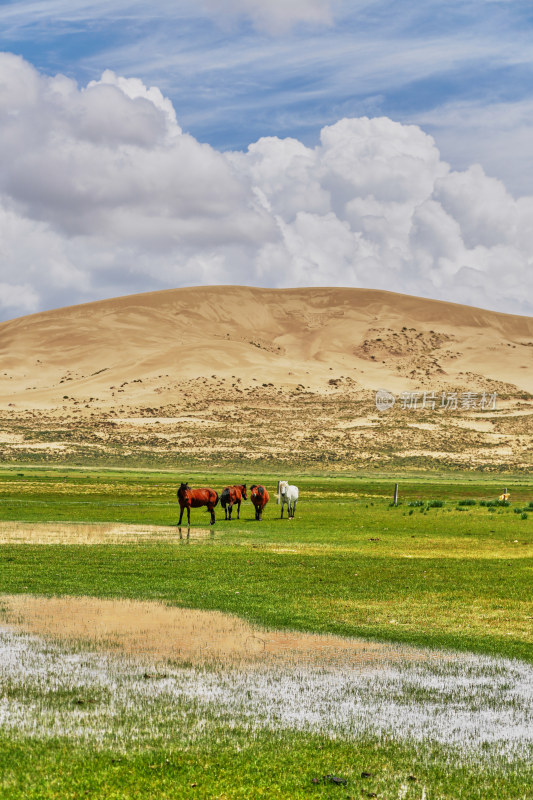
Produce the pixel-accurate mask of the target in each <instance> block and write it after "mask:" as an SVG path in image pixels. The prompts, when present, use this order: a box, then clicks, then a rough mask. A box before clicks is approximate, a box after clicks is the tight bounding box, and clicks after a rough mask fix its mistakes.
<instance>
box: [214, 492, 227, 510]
mask: <svg viewBox="0 0 533 800" xmlns="http://www.w3.org/2000/svg"><path fill="white" fill-rule="evenodd" d="M228 494H229V492H228ZM215 497H216V500H215V502H214V503H213V508H215V506H216V505H217V503H218V501H219V496H218V492H215ZM221 505H222V502H221Z"/></svg>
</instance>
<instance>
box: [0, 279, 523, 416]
mask: <svg viewBox="0 0 533 800" xmlns="http://www.w3.org/2000/svg"><path fill="white" fill-rule="evenodd" d="M402 328H406V329H411V333H413V332H414V331H416V334H417V337H415V338H418V339H419V340H420V339H422V338H423V337H426V339H427V337H428V336H429V337H431V336H432V334H431V333H430V331H433V332H434V333H435V334H436V335H439V334H440V335H441V337H442V336H443V337H449V338H446V339H445V341H444V340H443V341H434V342H431V341H425V340H424V339H423V342H422V343H421V342H420V341H419V342H418V344H423V346H422V348H420V347H418V348H417V350H418V351H420V350H422V351H423V352H424V353H427V352H429V351H430V350H435V349H438V350H439V351H440V352H439V355H442V354H443V351H445V350H446V347H444V344H445V343H446V345H449V344H450V343H451V342H452V341H453V342H454V345H453V348H452V349H453V350H455V351H460V352H461V357H460V364H461V367H462V370H463V372H464V371H468V370H469V369H470V368H472V369H473V368H474V367H475V370H473V371H475V372H476V373H479V374H482V375H485V376H488V377H491V378H492V379H494V380H503V381H506V382H510V383H514V384H516V385H517V386H519V387H521V388H528V389H529V390H530V391H531V390H533V380H532V378H531V374H532V373H531V366H532V354H533V319H531V318H528V317H520V316H513V315H509V314H499V313H497V312H493V311H485V310H482V309H476V308H470V307H468V306H461V305H458V304H453V303H446V302H442V301H437V300H426V299H421V298H415V297H410V296H407V295H399V294H393V293H392V292H384V291H378V290H371V289H342V288H340V289H339V288H306V289H282V290H276V289H258V288H251V287H239V286H221V287H213V286H210V287H192V288H185V289H176V290H168V291H160V292H151V293H148V294H141V295H131V296H128V297H121V298H117V299H114V300H101V301H98V302H95V303H88V304H84V305H78V306H70V307H66V308H62V309H58V310H54V311H46V312H42V313H40V314H34V315H31V316H27V317H21V318H19V319H15V320H11V321H8V322H4V323H2V324H0V359H1V362H0V363H1V367H2V368H0V373H1V375H0V377H4V378H6V377H8V376H10V377H11V381H10V383H11V386H6V385H5V381H4V382H3V383H4V386H3V387H1V388H0V400H5V399H6V394H5V390H6V389H11V388H13V389H14V390H15V392H14V393H15V394H17V393H18V390H20V391H24V390H25V387H24V389H22V387H21V386H17V384H18V380H17V379H22V380H23V381H24V382H25V383H26V384H28V381H29V384H31V385H33V384H32V382H33V383H35V384H36V385H37V389H36V390H33V391H39V390H41V391H45V392H47V391H52V393H53V387H54V386H57V385H58V383H59V381H61V380H62V379H64V378H65V376H64V375H63V374H59V373H60V372H61V371H68V370H70V371H71V372H73V373H74V372H75V373H76V375H75V380H76V383H78V382H79V381H84V386H85V388H86V389H89V388H90V386H93V385H94V386H95V391H96V388H97V387H100V386H104V385H107V386H109V384H110V382H109V378H110V377H113V378H114V379H115V380H120V381H121V382H123V381H131V380H135V379H137V380H138V379H139V378H141V379H142V378H143V377H144V376H145V375H149V374H151V373H160V372H163V373H164V374H165V375H167V374H171V375H172V376H173V377H175V378H180V377H199V376H202V375H209V376H210V375H211V374H212V373H216V374H236V371H237V372H238V374H239V376H240V377H241V378H243V379H245V378H248V377H249V378H252V377H256V378H257V379H259V378H261V379H262V380H265V381H269V380H274V382H276V381H278V382H285V383H291V381H290V380H289V378H290V377H291V376H289V374H288V373H289V372H290V371H293V372H294V374H295V376H296V377H297V378H298V380H301V379H302V375H303V374H305V375H306V376H307V382H311V383H314V382H315V381H318V382H319V383H321V382H322V381H323V379H324V377H325V372H326V371H328V369H329V367H330V366H333V367H334V368H335V369H337V368H343V367H344V368H345V369H346V370H349V369H352V370H353V369H355V370H357V368H358V367H360V368H361V369H360V370H359V373H360V374H358V375H357V374H353V375H352V377H353V378H354V379H357V380H358V381H359V383H361V385H363V386H367V387H368V388H374V387H377V386H381V385H386V384H387V379H389V385H391V384H390V381H392V385H391V388H394V386H395V385H396V384H397V383H398V376H397V374H396V373H397V371H398V370H397V369H396V367H397V363H395V362H396V361H398V358H401V357H403V358H404V359H405V358H407V359H409V357H410V347H409V342H403V344H402V346H401V347H393V345H394V344H395V343H394V342H392V341H391V342H388V341H387V338H386V337H385V338H384V337H383V335H381V336H380V333H381V334H383V333H384V332H387V331H388V332H389V333H390V334H394V333H396V334H400V333H401V331H402ZM404 333H405V331H404ZM418 334H421V335H418ZM389 338H390V335H389ZM403 338H405V337H403ZM368 340H370V344H367V345H366V346H365V347H366V350H367V352H364V351H361V350H360V349H359V351H358V348H361V347H362V346H364V342H365V341H368ZM415 344H417V343H416V342H415ZM509 345H510V346H509ZM513 345H514V348H513ZM494 348H496V351H495V350H494ZM502 348H506V350H505V351H504V352H502V353H498V352H497V350H501V349H502ZM517 348H518V350H519V352H518V353H516V352H511V351H514V350H516V349H517ZM371 350H372V352H370V351H371ZM374 350H375V352H373V351H374ZM391 355H392V362H394V363H392V362H391ZM416 355H417V352H413V353H412V356H413V357H416ZM372 356H374V357H373V358H372ZM444 358H445V356H444ZM457 360H458V358H456V359H455V361H456V362H457ZM372 361H377V362H379V363H380V365H381V366H380V369H379V370H376V366H377V364H376V365H373V364H372V363H369V362H372ZM519 362H520V363H519ZM450 366H451V365H450V364H448V369H447V368H446V366H444V367H443V370H444V372H446V373H447V374H451V375H454V374H455V373H456V371H457V370H456V369H455V365H454V369H452V370H451V372H450ZM391 368H392V369H391ZM101 370H105V371H106V372H108V373H111V374H107V375H106V374H104V373H103V372H101ZM250 370H252V371H253V372H254V375H251V374H250V375H248V374H247V373H248V372H249V371H250ZM6 372H7V373H8V374H7V375H6V374H4V373H6ZM255 373H257V375H256V374H255ZM296 373H297V374H296ZM389 373H391V374H390V375H389ZM99 376H101V377H99ZM67 377H68V376H67ZM70 377H71V378H72V379H74V375H71V376H70ZM298 380H295V381H294V383H298ZM14 381H16V382H14ZM111 383H112V381H111ZM56 394H57V393H56ZM61 397H62V395H61V396H59V397H57V399H61ZM19 399H20V398H19ZM34 399H36V396H35V395H34ZM50 400H52V397H50Z"/></svg>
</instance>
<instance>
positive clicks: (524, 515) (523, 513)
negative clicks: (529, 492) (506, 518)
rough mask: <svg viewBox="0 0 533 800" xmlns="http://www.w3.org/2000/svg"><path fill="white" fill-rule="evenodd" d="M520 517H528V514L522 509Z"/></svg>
mask: <svg viewBox="0 0 533 800" xmlns="http://www.w3.org/2000/svg"><path fill="white" fill-rule="evenodd" d="M520 519H527V514H526V512H525V511H522V514H521V515H520Z"/></svg>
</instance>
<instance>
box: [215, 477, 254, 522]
mask: <svg viewBox="0 0 533 800" xmlns="http://www.w3.org/2000/svg"><path fill="white" fill-rule="evenodd" d="M247 499H248V496H247V494H246V484H245V483H241V484H239V485H238V486H226V488H225V489H223V490H222V494H221V495H220V505H221V506H222V508H223V509H224V513H225V515H226V519H231V511H232V508H233V506H234V505H235V504H236V505H237V519H240V514H241V502H242V500H247Z"/></svg>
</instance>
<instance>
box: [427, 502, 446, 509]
mask: <svg viewBox="0 0 533 800" xmlns="http://www.w3.org/2000/svg"><path fill="white" fill-rule="evenodd" d="M443 505H444V501H443V500H430V501H429V503H428V508H442V507H443Z"/></svg>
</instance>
